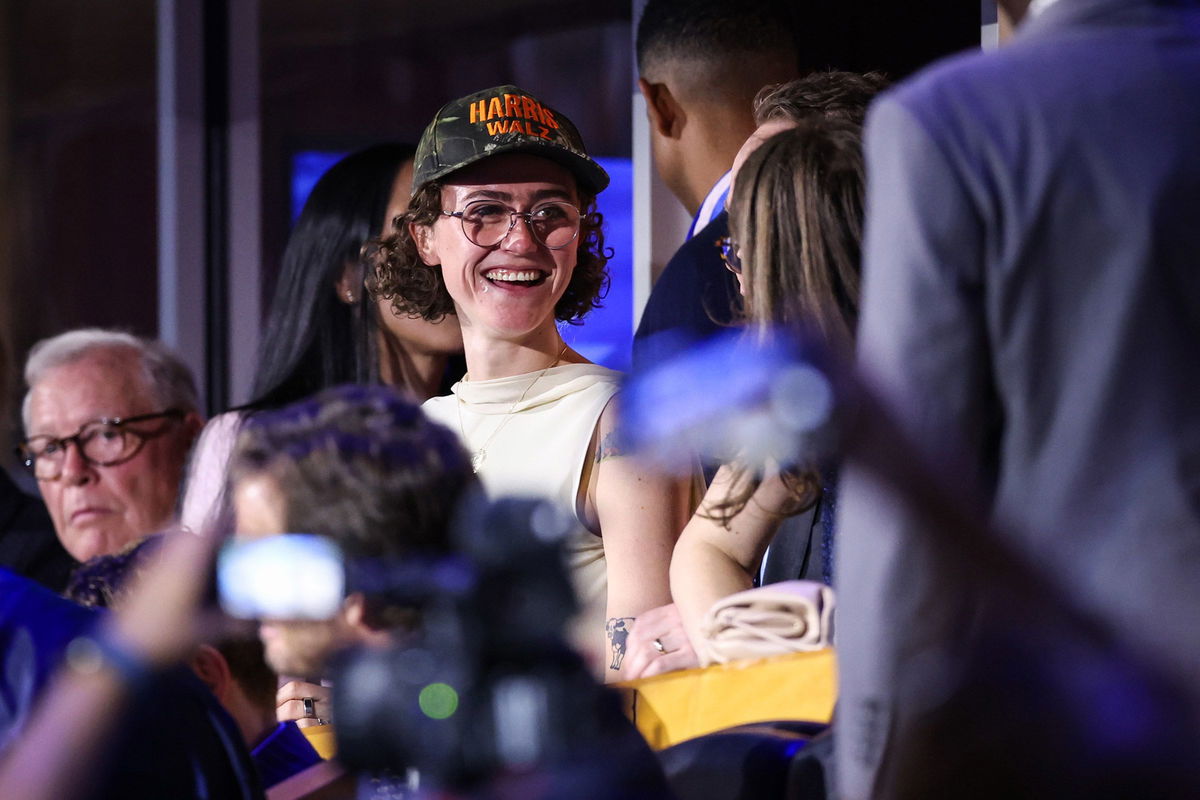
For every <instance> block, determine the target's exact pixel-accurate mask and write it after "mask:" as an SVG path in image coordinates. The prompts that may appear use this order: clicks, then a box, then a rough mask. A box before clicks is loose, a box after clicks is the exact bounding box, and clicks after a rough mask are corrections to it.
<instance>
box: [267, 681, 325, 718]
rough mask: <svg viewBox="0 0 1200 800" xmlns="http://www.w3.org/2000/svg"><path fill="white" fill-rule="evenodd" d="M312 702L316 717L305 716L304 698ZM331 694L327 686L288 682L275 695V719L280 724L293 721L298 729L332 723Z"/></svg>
mask: <svg viewBox="0 0 1200 800" xmlns="http://www.w3.org/2000/svg"><path fill="white" fill-rule="evenodd" d="M306 697H311V698H312V700H313V713H314V714H316V717H315V718H314V717H309V716H305V714H304V698H306ZM331 697H332V693H331V692H330V690H329V687H328V686H321V685H320V684H317V683H306V682H304V681H288V682H287V683H285V684H284V685H283V686H281V687H279V691H278V692H276V693H275V718H276V719H278V720H279V721H280V722H288V721H289V720H295V721H296V725H297V726H298V727H300V728H307V727H308V726H310V725H321V724H328V723H331V722H333V703H332V700H331Z"/></svg>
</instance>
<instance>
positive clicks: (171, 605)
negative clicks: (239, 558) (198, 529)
mask: <svg viewBox="0 0 1200 800" xmlns="http://www.w3.org/2000/svg"><path fill="white" fill-rule="evenodd" d="M166 533H167V535H166V537H165V539H164V541H163V543H162V547H161V550H160V551H159V552H156V553H154V554H152V556H151V558H152V559H153V561H152V563H151V564H150V565H149V566H148V567H147V568H146V570H145V571H144V572H142V573H141V574H140V575H138V576H137V577H136V578H135V579H134V581H135V582H134V584H133V588H132V589H131V590H130V592H129V595H128V599H127V600H126V601H125V603H124V605H123V606H122V607H121V608H120V610H118V611H117V612H116V613H114V614H113V615H112V616H111V617H110V618H109V620H108V621H107V623H106V624H107V626H108V629H109V635H111V636H113V637H114V638H115V639H116V641H117V642H118V643H119V644H120V645H121V646H123V647H125V648H126V649H128V650H129V651H130V653H131V655H134V656H137V657H139V658H141V659H142V660H144V661H145V662H146V664H147V666H149V667H151V668H159V667H164V666H167V665H169V664H172V663H174V662H176V661H178V660H179V659H181V658H183V657H184V656H185V655H187V654H188V653H189V652H191V650H192V648H194V647H195V646H196V644H197V643H198V642H199V641H200V640H201V637H202V635H203V632H202V630H201V628H202V627H203V625H204V623H206V622H208V620H207V619H205V617H204V615H203V614H199V613H198V609H199V608H200V605H201V600H202V597H203V594H204V589H205V585H206V584H205V580H206V578H207V577H208V575H209V568H210V567H211V565H212V561H213V557H214V554H215V553H216V549H217V546H218V545H219V544H220V537H219V536H217V535H216V533H215V532H214V531H206V532H203V533H199V534H193V533H184V532H181V531H167V532H166Z"/></svg>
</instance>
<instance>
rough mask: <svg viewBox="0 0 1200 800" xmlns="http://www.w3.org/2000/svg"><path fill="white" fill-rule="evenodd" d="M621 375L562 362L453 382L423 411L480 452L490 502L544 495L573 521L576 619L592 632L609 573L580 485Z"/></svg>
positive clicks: (570, 556) (598, 624)
mask: <svg viewBox="0 0 1200 800" xmlns="http://www.w3.org/2000/svg"><path fill="white" fill-rule="evenodd" d="M620 378H621V373H619V372H616V371H615V370H611V369H608V368H607V367H601V366H598V365H596V364H565V365H563V366H561V367H551V368H550V369H548V370H546V371H545V373H544V374H542V375H541V376H540V377H538V373H537V372H531V373H526V374H523V375H514V376H512V377H508V378H496V379H494V380H489V381H470V380H463V381H459V382H458V383H456V384H454V386H452V387H451V388H450V391H451V392H453V394H451V395H447V396H445V397H434V398H431V399H429V400H427V401H425V403H424V405H423V406H422V409H423V410H424V411H425V413H426V414H428V415H429V417H430V418H431V419H433V420H435V421H437V422H440V423H442V424H443V425H445V426H446V427H448V428H450V429H451V430H453V431H455V432H456V433H458V435H459V437H460V438H461V439H462V440H463V444H464V446H465V447H466V448H467V451H468V452H470V453H472V454H474V453H475V452H476V451H477V450H479V449H480V448H482V449H483V450H484V451H485V454H484V459H483V461H482V463H481V464H480V465H479V478H480V481H481V482H482V484H483V487H484V490H485V491H486V492H487V494H488V496H489V497H493V498H494V497H504V496H509V495H520V496H526V497H544V498H548V499H550V500H551V501H553V502H554V503H556V504H558V505H559V506H560V507H561V508H563V509H565V510H567V511H569V512H570V514H571V515H572V516H573V517H574V518H575V519H576V520H577V521H578V522H579V527H578V532H577V533H576V534H575V535H574V536H572V537H571V538H570V540H568V543H567V563H568V566H569V567H570V570H571V577H572V581H573V583H574V584H575V591H576V593H577V594H578V596H579V600H580V603H581V605H582V606H583V610H582V614H581V617H582V620H581V622H584V623H585V624H586V625H587V626H588V627H589V628H590V629H591V630H593V631H598V632H602V631H603V629H604V627H603V626H604V618H605V606H606V603H607V600H608V574H607V571H606V565H605V561H604V543H603V541H602V540H601V538H600V536H598V535H597V534H596V533H593V532H591V531H589V530H588V529H587V526H586V522H585V520H584V519H583V516H582V508H580V507H579V503H578V499H579V482H580V479H581V477H582V475H583V467H584V459H585V458H587V457H588V455H589V445H590V444H591V441H592V435H593V433H594V432H595V430H596V423H597V422H598V421H599V420H600V414H601V413H602V412H603V411H604V408H605V406H607V405H608V403H609V401H610V400H612V398H613V395H615V394H616V393H617V390H618V388H619V383H620ZM523 393H524V395H525V397H524V399H521V395H522V394H523ZM518 400H520V402H518ZM514 404H516V405H515V407H514ZM510 411H511V413H510ZM593 635H594V636H599V635H600V633H595V634H589V636H593Z"/></svg>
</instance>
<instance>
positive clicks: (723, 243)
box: [713, 236, 742, 275]
mask: <svg viewBox="0 0 1200 800" xmlns="http://www.w3.org/2000/svg"><path fill="white" fill-rule="evenodd" d="M713 244H715V245H716V246H717V249H718V250H720V251H721V260H722V261H724V262H725V269H727V270H729V271H730V272H732V273H733V274H734V275H741V274H742V259H741V257H740V256H738V243H737V242H736V241H734V238H733V237H732V236H722V237H721V238H720V239H717V241H715V242H714V243H713Z"/></svg>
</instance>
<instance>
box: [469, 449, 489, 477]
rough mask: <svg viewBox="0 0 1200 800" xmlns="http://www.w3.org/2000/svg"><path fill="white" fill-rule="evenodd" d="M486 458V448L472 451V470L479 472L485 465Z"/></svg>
mask: <svg viewBox="0 0 1200 800" xmlns="http://www.w3.org/2000/svg"><path fill="white" fill-rule="evenodd" d="M486 458H487V451H486V450H476V451H475V452H474V453H471V471H472V472H479V468H480V467H482V466H483V462H484V459H486Z"/></svg>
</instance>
